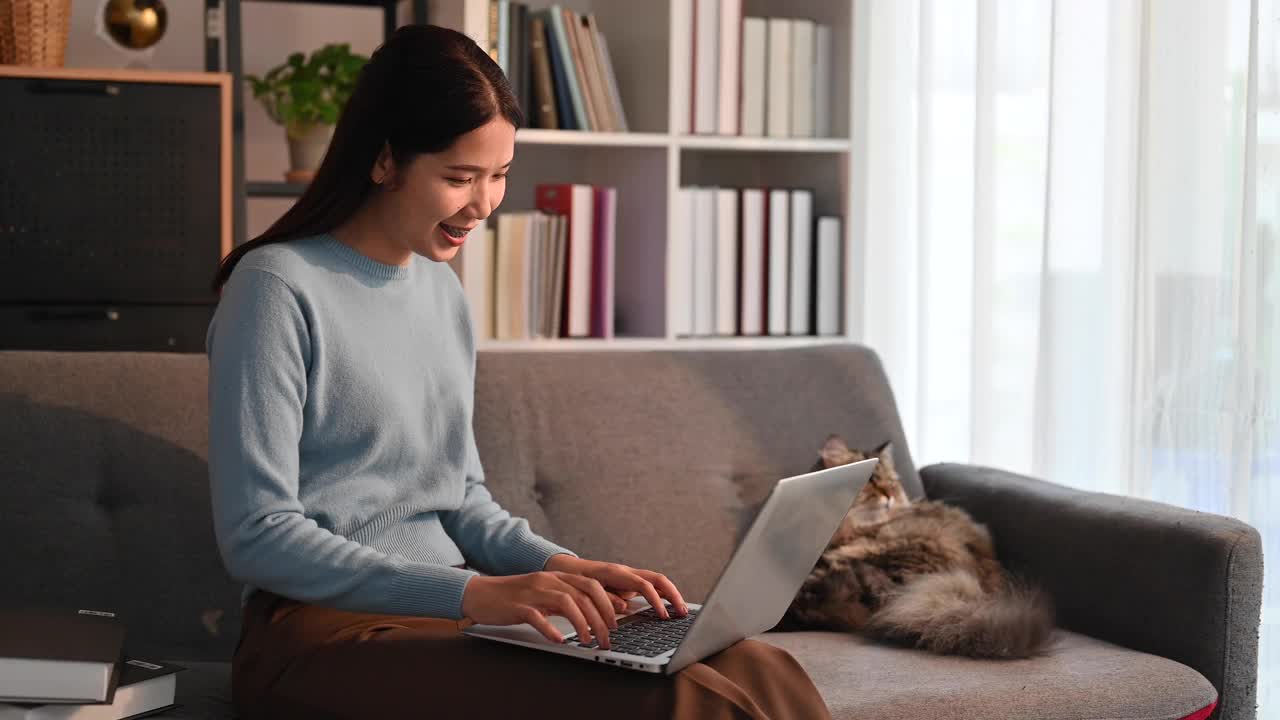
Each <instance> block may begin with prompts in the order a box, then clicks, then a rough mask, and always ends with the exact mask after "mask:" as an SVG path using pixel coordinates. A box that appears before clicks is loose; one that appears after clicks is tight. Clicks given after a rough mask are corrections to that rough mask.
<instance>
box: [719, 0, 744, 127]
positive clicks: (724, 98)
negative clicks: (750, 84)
mask: <svg viewBox="0 0 1280 720" xmlns="http://www.w3.org/2000/svg"><path fill="white" fill-rule="evenodd" d="M741 83H742V0H720V78H719V85H718V89H719V91H720V101H719V108H718V109H717V110H716V118H717V121H718V125H719V132H720V134H721V135H737V134H738V111H739V108H738V99H739V93H740V89H741V88H740V86H741Z"/></svg>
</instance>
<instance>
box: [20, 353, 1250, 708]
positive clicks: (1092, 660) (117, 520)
mask: <svg viewBox="0 0 1280 720" xmlns="http://www.w3.org/2000/svg"><path fill="white" fill-rule="evenodd" d="M478 364H479V370H478V380H477V393H476V394H477V398H476V403H477V404H476V420H475V427H476V432H477V442H478V445H479V447H480V451H481V456H482V458H483V459H484V462H485V465H486V472H487V475H488V477H489V483H490V486H491V488H492V490H493V493H494V495H495V496H496V497H497V498H498V499H499V500H500V501H501V502H502V503H503V504H504V505H505V506H506V507H507V508H508V509H510V510H511V511H512V512H513V513H516V514H519V515H523V516H525V517H527V518H529V520H530V522H531V523H532V525H533V526H534V528H535V529H536V530H538V531H539V532H541V533H543V534H545V535H547V536H548V537H550V538H552V539H554V540H556V541H558V542H560V543H563V544H565V545H567V546H569V547H572V548H574V549H576V550H578V551H579V552H580V553H582V554H583V555H585V556H590V557H596V558H602V559H611V560H616V561H621V562H626V563H631V564H634V565H638V566H644V567H652V568H658V569H661V570H664V571H666V572H668V573H669V574H670V575H671V576H672V577H673V578H674V579H675V580H676V581H677V582H678V584H679V585H680V586H681V587H682V589H683V590H684V592H685V595H686V597H689V598H691V599H694V600H700V599H702V597H703V596H704V595H705V594H706V592H707V591H708V589H709V587H710V585H711V583H712V582H713V581H714V579H715V577H716V574H717V572H718V571H719V570H720V568H721V567H722V565H723V563H724V562H725V561H726V560H727V559H728V556H729V553H730V551H731V549H732V547H733V544H734V541H735V539H736V537H737V535H738V533H739V532H741V530H742V529H743V527H744V524H745V523H746V522H748V521H749V519H750V518H751V515H752V512H753V509H754V508H755V507H756V506H757V503H759V501H760V500H761V499H763V497H764V496H765V494H766V492H767V490H768V487H769V485H770V483H771V482H772V481H774V480H776V479H777V478H779V477H781V476H784V475H788V474H793V473H796V472H799V471H803V470H805V469H807V468H808V467H809V466H810V465H811V464H812V462H813V460H814V459H815V453H816V450H817V448H818V447H819V445H820V444H821V442H822V440H823V439H824V438H825V436H826V435H827V434H828V433H830V432H838V433H841V434H843V435H844V436H845V437H846V438H848V439H849V440H850V441H851V442H852V443H853V444H857V445H864V446H871V445H875V444H878V443H880V442H883V441H885V440H890V439H891V440H893V441H895V447H896V448H897V456H896V461H897V465H898V468H899V471H900V473H901V474H902V476H903V479H904V481H905V482H906V484H907V486H908V491H909V492H910V493H911V494H912V495H913V496H914V497H920V496H928V497H930V498H935V499H942V500H946V501H948V502H953V503H955V504H957V505H961V506H963V507H965V508H967V509H968V510H969V511H970V512H972V513H973V515H974V516H976V517H977V518H978V519H979V520H980V521H982V522H985V523H987V524H988V525H989V526H990V528H991V529H992V531H993V532H994V535H995V538H996V543H997V547H998V550H999V553H1000V555H1001V557H1002V559H1003V560H1004V561H1005V562H1006V563H1007V564H1008V565H1009V566H1011V567H1012V568H1014V569H1015V570H1017V571H1019V572H1021V573H1023V574H1025V575H1027V576H1029V577H1031V578H1034V579H1035V580H1037V581H1039V582H1040V583H1042V584H1043V585H1044V586H1045V587H1046V588H1047V589H1048V590H1049V591H1050V592H1051V593H1052V595H1053V597H1054V600H1055V601H1056V604H1057V606H1058V610H1059V615H1060V624H1061V626H1062V628H1063V629H1062V630H1061V631H1060V632H1059V633H1058V636H1057V639H1056V641H1055V644H1054V646H1053V648H1052V650H1051V652H1050V653H1049V654H1048V655H1046V656H1044V657H1040V658H1036V659H1032V660H1023V661H1015V662H988V661H976V660H969V659H963V658H951V657H938V656H933V655H929V654H927V653H924V652H920V651H915V650H911V649H905V648H893V647H884V646H881V645H876V644H872V643H868V642H866V641H864V640H862V639H860V638H858V637H852V636H846V635H841V634H835V633H769V634H767V635H766V636H765V639H766V640H768V641H769V642H773V643H776V644H778V645H780V646H783V647H785V648H787V649H788V650H790V651H791V652H793V653H794V654H795V655H796V657H797V658H798V659H799V660H800V662H801V663H802V664H803V665H804V666H805V668H806V669H807V670H808V672H809V674H810V675H811V676H812V677H813V678H814V680H815V682H816V683H817V685H818V686H819V687H820V688H821V690H822V692H823V694H824V696H825V697H826V698H827V701H828V704H829V705H830V707H831V710H832V714H833V715H834V716H835V717H836V718H869V717H875V718H881V719H888V718H904V719H905V718H935V717H936V718H944V717H946V718H952V717H954V718H976V717H984V718H999V717H1010V718H1013V717H1034V718H1113V719H1120V718H1134V719H1136V718H1143V719H1146V720H1156V719H1163V718H1180V717H1185V716H1187V715H1189V714H1191V713H1192V712H1193V711H1196V710H1198V709H1200V708H1203V707H1205V706H1208V705H1210V704H1211V703H1212V702H1213V701H1214V700H1215V699H1217V700H1218V702H1219V705H1218V710H1217V711H1216V713H1215V715H1214V717H1220V718H1232V719H1233V720H1234V719H1238V718H1246V717H1253V716H1254V715H1255V703H1254V698H1255V678H1256V667H1257V665H1256V663H1257V631H1258V620H1259V605H1260V602H1261V583H1262V558H1261V543H1260V540H1259V536H1258V533H1257V532H1256V531H1255V530H1254V529H1252V528H1250V527H1249V526H1247V525H1245V524H1243V523H1240V522H1237V521H1235V520H1231V519H1228V518H1224V517H1218V516H1214V515H1208V514H1204V513H1198V512H1192V511H1188V510H1182V509H1178V508H1174V507H1169V506H1165V505H1159V504H1155V503H1151V502H1143V501H1139V500H1133V499H1124V498H1120V497H1113V496H1105V495H1096V494H1090V493H1084V492H1077V491H1075V490H1070V489H1067V488H1064V487H1059V486H1056V485H1052V484H1048V483H1044V482H1040V481H1037V480H1033V479H1029V478H1025V477H1019V476H1015V475H1012V474H1009V473H1007V472H1001V471H999V470H994V469H987V468H979V467H970V466H963V465H937V466H932V467H926V468H923V469H922V470H919V471H917V470H916V468H915V467H914V466H913V465H912V462H911V458H910V456H909V455H908V453H907V445H906V443H905V442H904V441H903V437H902V429H901V425H900V422H899V420H898V416H897V412H896V410H895V407H894V401H893V397H892V395H891V393H890V390H889V387H888V384H887V381H886V378H885V374H884V372H883V369H882V368H881V366H880V364H879V361H878V359H877V358H876V356H875V355H874V354H873V353H872V352H870V351H869V350H867V349H866V348H862V347H858V346H839V347H836V346H832V347H821V348H803V349H785V350H769V351H735V350H730V351H669V352H633V351H605V352H593V353H583V352H560V351H556V352H525V353H497V352H486V353H481V355H480V359H479V363H478ZM206 372H207V366H206V361H205V359H204V357H203V356H200V355H181V354H130V353H36V352H12V351H11V352H0V468H3V473H4V476H5V477H4V482H3V484H0V507H2V508H3V509H4V510H3V514H4V516H3V522H2V523H0V547H4V548H5V549H6V552H4V553H0V577H4V578H6V579H7V581H6V583H5V585H4V586H3V590H0V603H2V604H17V603H27V602H40V603H64V604H69V605H74V606H77V607H86V606H94V607H107V608H115V609H116V610H117V611H119V612H120V613H121V615H122V616H123V617H124V618H125V620H126V621H127V623H128V628H129V640H128V642H129V650H130V652H131V653H133V654H135V655H137V656H142V657H154V658H159V659H168V660H175V661H178V662H181V663H183V664H185V665H187V666H188V667H189V670H188V671H187V672H184V673H183V674H181V675H179V676H178V687H179V699H180V701H181V702H182V707H181V708H179V709H178V710H177V711H176V712H172V713H170V714H169V715H168V717H174V718H229V717H232V716H233V712H232V708H231V705H230V701H229V673H228V665H227V660H228V658H229V657H230V655H231V653H232V651H233V649H234V646H235V642H236V639H237V632H238V629H239V619H240V614H239V596H238V593H239V586H238V585H237V584H236V583H234V582H233V581H232V580H231V579H230V578H228V577H227V575H226V573H225V572H224V570H223V568H222V566H221V564H220V562H219V559H218V556H217V551H216V548H215V546H214V539H213V534H212V530H211V525H210V518H209V501H208V496H207V485H206V447H207V446H206V434H207V428H206V409H207V401H206V385H205V383H206ZM512 651H513V652H524V651H522V650H520V649H519V648H513V649H512Z"/></svg>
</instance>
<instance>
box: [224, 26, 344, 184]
mask: <svg viewBox="0 0 1280 720" xmlns="http://www.w3.org/2000/svg"><path fill="white" fill-rule="evenodd" d="M368 61H369V58H367V57H365V56H363V55H358V54H354V53H352V52H351V47H350V46H349V45H348V44H346V43H331V44H328V45H325V46H324V47H322V48H320V49H319V50H316V51H314V52H312V53H311V56H310V57H305V56H304V54H303V53H293V54H292V55H290V56H289V59H288V60H286V61H285V62H284V63H283V64H282V65H279V66H277V67H275V68H272V69H271V70H270V71H269V72H267V74H266V75H264V76H262V77H258V76H256V75H246V76H245V79H246V80H248V82H249V85H250V86H251V87H252V88H253V96H254V98H256V99H257V100H258V101H260V102H261V103H262V105H263V107H264V108H265V109H266V111H267V114H268V115H270V116H271V119H272V120H274V121H275V122H276V123H278V124H280V125H282V126H283V127H284V130H285V135H286V136H287V137H288V140H289V172H287V173H285V179H286V180H288V181H290V182H307V181H309V180H310V179H311V178H312V177H313V176H314V175H315V171H316V168H318V167H320V161H321V160H322V159H323V158H324V153H325V150H326V149H328V147H329V141H330V140H331V139H332V138H333V128H334V125H335V124H337V122H338V115H339V114H340V113H341V112H342V108H343V106H345V105H346V104H347V100H348V98H350V97H351V91H352V90H353V89H354V88H355V85H356V78H357V77H358V76H359V75H360V69H361V68H362V67H364V64H365V63H366V62H368Z"/></svg>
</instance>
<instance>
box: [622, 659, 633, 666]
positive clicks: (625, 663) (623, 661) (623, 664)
mask: <svg viewBox="0 0 1280 720" xmlns="http://www.w3.org/2000/svg"><path fill="white" fill-rule="evenodd" d="M619 662H621V663H622V667H631V663H629V662H627V661H626V660H620V661H619Z"/></svg>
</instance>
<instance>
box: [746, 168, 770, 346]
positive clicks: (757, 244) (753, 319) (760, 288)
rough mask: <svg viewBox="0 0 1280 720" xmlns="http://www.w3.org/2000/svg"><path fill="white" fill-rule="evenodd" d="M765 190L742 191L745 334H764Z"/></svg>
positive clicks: (749, 189)
mask: <svg viewBox="0 0 1280 720" xmlns="http://www.w3.org/2000/svg"><path fill="white" fill-rule="evenodd" d="M767 220H768V219H767V218H766V217H765V210H764V190H760V189H758V188H746V189H744V190H743V191H742V245H741V248H742V274H741V276H740V278H739V282H741V283H742V308H741V315H740V319H739V327H740V328H741V332H742V334H743V335H762V334H764V307H765V305H764V279H765V278H764V272H765V262H764V228H765V223H766V222H767Z"/></svg>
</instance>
